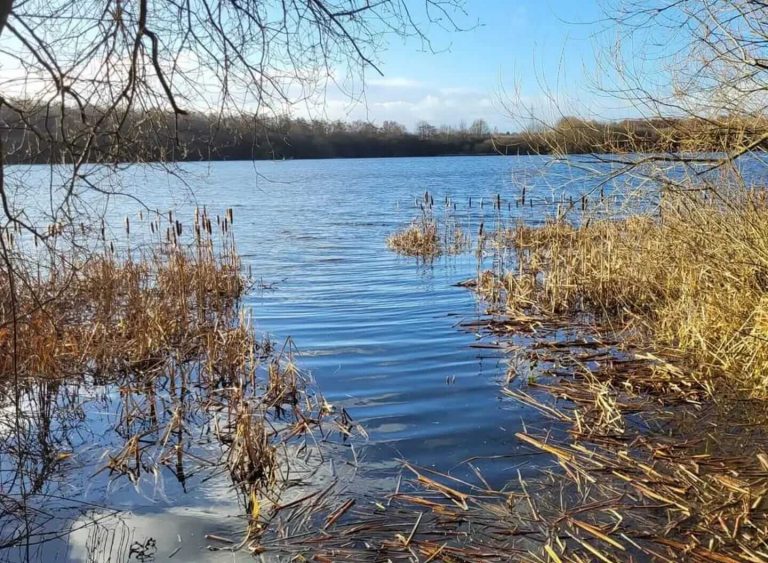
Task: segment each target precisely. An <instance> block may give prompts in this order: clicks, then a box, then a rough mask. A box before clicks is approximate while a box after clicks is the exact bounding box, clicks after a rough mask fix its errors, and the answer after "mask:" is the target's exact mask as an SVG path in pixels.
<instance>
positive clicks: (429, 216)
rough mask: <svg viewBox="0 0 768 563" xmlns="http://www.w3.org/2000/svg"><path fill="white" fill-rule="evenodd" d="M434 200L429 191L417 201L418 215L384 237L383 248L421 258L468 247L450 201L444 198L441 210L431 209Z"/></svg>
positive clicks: (464, 234) (464, 249)
mask: <svg viewBox="0 0 768 563" xmlns="http://www.w3.org/2000/svg"><path fill="white" fill-rule="evenodd" d="M433 207H434V199H433V198H432V196H431V195H430V194H429V192H427V193H425V194H424V201H422V202H419V208H420V209H421V214H420V216H419V217H418V218H416V219H414V220H413V221H412V222H411V224H410V225H408V226H407V227H405V228H404V229H401V230H399V231H397V232H395V233H393V234H392V235H390V236H389V237H388V238H387V247H388V248H389V249H390V250H393V251H395V252H397V253H398V254H402V255H404V256H413V257H416V258H420V259H423V260H429V259H433V258H437V257H438V256H441V255H444V254H448V255H451V254H460V253H462V252H464V251H466V250H468V249H469V246H470V240H469V237H468V236H467V234H466V233H465V232H464V229H462V228H461V226H460V225H459V224H458V222H457V221H456V217H455V216H454V214H453V207H452V203H451V202H450V200H448V199H446V201H445V207H444V209H443V210H442V211H441V213H435V212H434V210H433Z"/></svg>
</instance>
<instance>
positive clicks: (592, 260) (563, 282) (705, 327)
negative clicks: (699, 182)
mask: <svg viewBox="0 0 768 563" xmlns="http://www.w3.org/2000/svg"><path fill="white" fill-rule="evenodd" d="M499 240H500V242H501V244H502V245H503V246H504V247H506V248H509V249H512V250H513V252H514V254H515V256H516V258H517V260H516V264H515V266H513V267H512V268H511V269H510V270H507V271H496V272H484V273H483V274H482V275H481V277H480V280H479V283H478V287H479V288H480V290H481V291H482V292H483V293H484V294H485V295H486V296H488V297H489V298H490V299H493V300H495V301H497V302H503V305H504V306H505V308H506V309H507V310H508V311H509V312H512V313H516V314H520V313H531V312H535V313H538V314H547V315H566V316H573V315H581V314H587V315H589V316H590V317H591V318H592V319H593V320H594V321H595V322H596V323H598V324H604V325H606V326H609V327H610V328H611V329H612V330H620V331H624V334H625V335H626V336H627V337H628V338H632V339H635V340H636V341H640V342H642V343H643V344H644V345H651V346H653V347H655V348H657V349H661V350H670V351H674V352H675V354H676V355H682V356H683V357H684V358H685V359H686V360H687V361H688V362H689V366H690V367H694V368H695V369H696V370H697V371H698V372H700V373H701V374H702V375H704V376H720V375H722V376H727V377H728V378H729V379H730V380H731V381H732V382H733V383H738V384H740V385H744V386H746V387H748V388H749V390H750V392H752V393H754V394H756V395H760V396H766V395H768V298H766V289H768V205H766V198H765V193H764V192H763V191H745V190H738V191H737V190H732V191H728V192H725V191H720V192H714V193H713V192H712V191H691V192H683V193H680V192H678V193H670V194H666V195H665V196H664V197H663V199H662V202H661V205H660V208H659V212H658V215H655V216H653V217H648V216H636V217H629V218H623V219H602V220H597V221H589V220H587V221H584V222H582V223H581V225H580V226H574V225H572V224H569V223H567V222H566V221H564V220H561V221H553V222H549V223H547V224H546V225H545V226H543V227H539V228H531V227H527V226H523V225H519V226H517V227H516V228H512V229H507V230H505V231H504V232H502V233H500V234H499Z"/></svg>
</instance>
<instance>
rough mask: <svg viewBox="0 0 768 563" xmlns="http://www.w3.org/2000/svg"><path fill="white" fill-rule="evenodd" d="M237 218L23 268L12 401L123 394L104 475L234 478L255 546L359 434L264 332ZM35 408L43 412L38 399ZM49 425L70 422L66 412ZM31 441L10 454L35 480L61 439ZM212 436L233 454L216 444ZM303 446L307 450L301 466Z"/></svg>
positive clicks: (6, 346)
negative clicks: (99, 391) (247, 307)
mask: <svg viewBox="0 0 768 563" xmlns="http://www.w3.org/2000/svg"><path fill="white" fill-rule="evenodd" d="M232 220H233V217H232V213H231V211H228V212H227V213H226V215H225V216H223V217H217V218H213V217H210V216H209V215H208V214H207V213H206V212H205V211H204V210H203V211H201V212H199V213H196V215H195V220H194V223H193V225H192V228H191V229H184V227H183V226H182V225H181V223H179V222H178V221H177V220H176V219H174V218H173V217H172V216H169V217H165V216H164V217H162V218H157V219H155V220H153V221H152V222H150V223H149V224H148V225H147V227H148V230H149V231H151V233H153V234H154V235H153V236H150V243H149V244H145V245H142V246H139V247H138V248H137V247H135V246H133V247H131V249H130V250H128V249H125V250H122V251H115V250H114V249H113V245H111V244H107V243H105V244H104V250H103V251H101V252H98V253H96V254H89V255H88V258H87V260H83V261H82V262H80V263H75V264H74V267H73V265H72V264H69V265H68V267H67V268H62V269H61V270H58V269H52V270H50V271H49V272H48V274H47V275H45V276H42V275H41V276H37V275H36V274H35V275H32V274H30V273H29V272H21V271H20V270H17V271H16V274H17V279H19V280H23V283H20V284H19V291H18V292H17V293H16V296H15V297H16V298H15V300H14V299H11V294H10V292H6V293H4V294H2V295H1V296H0V297H2V301H0V327H3V328H2V332H0V373H2V374H3V376H4V380H3V381H0V384H1V387H0V390H2V392H3V398H4V399H5V400H6V401H7V402H10V403H11V404H16V405H21V403H22V402H23V401H22V400H20V399H15V401H16V402H15V403H14V402H13V401H14V399H12V397H13V395H14V391H15V392H16V393H17V394H18V396H22V395H24V396H30V397H36V396H37V395H36V391H35V389H37V388H38V387H39V386H43V387H44V386H45V385H48V384H51V385H52V386H53V388H55V389H66V388H68V387H72V388H78V389H84V390H85V391H89V390H90V386H93V385H106V386H109V387H110V388H112V389H114V390H115V392H116V394H118V391H119V397H120V399H119V401H118V403H119V404H120V405H121V406H120V407H118V409H117V415H118V418H119V423H117V424H116V427H115V434H116V436H115V438H116V440H117V441H116V442H114V444H112V443H110V446H109V447H108V451H106V452H105V455H104V459H105V462H104V465H103V466H102V468H101V469H100V470H99V471H98V473H101V472H107V473H109V475H110V476H111V478H113V479H121V478H128V479H130V480H131V481H133V482H134V483H135V484H137V486H138V484H139V483H140V481H141V479H142V478H146V477H147V476H148V475H153V474H154V475H157V474H158V473H159V471H160V469H161V468H166V469H168V470H170V471H172V472H173V473H174V474H176V476H177V478H178V479H179V480H180V481H184V480H185V479H186V478H187V474H188V472H190V471H192V472H194V471H195V468H199V467H219V466H221V467H226V468H227V469H228V470H229V475H230V476H231V478H232V480H233V483H234V485H235V487H234V489H233V495H234V496H237V497H239V498H240V499H242V501H243V504H244V507H245V511H246V514H247V516H248V527H247V533H246V534H245V538H244V539H243V542H242V544H239V545H245V544H246V543H248V542H249V541H253V540H254V539H255V538H257V537H260V536H261V535H262V534H264V533H265V531H266V530H267V529H268V523H269V522H270V521H271V520H272V519H273V518H276V517H277V515H278V514H279V513H280V511H281V502H282V495H283V494H284V493H285V491H286V490H287V488H288V487H289V486H291V485H295V483H291V481H292V480H295V479H296V475H297V474H300V473H301V471H304V472H305V473H306V474H308V475H309V476H308V477H307V483H306V484H305V485H306V486H307V487H308V488H309V486H310V481H311V472H310V469H311V470H313V471H318V470H319V469H318V467H319V466H320V465H322V464H324V463H325V462H326V461H327V460H326V459H324V458H323V456H322V454H317V455H315V458H317V459H316V460H314V461H312V463H310V462H309V461H307V460H306V459H305V458H310V457H311V456H310V453H309V452H311V451H313V450H314V449H316V448H319V447H320V446H319V444H320V442H321V441H322V442H326V441H329V437H330V435H331V432H332V429H336V430H338V431H339V432H340V433H341V434H343V435H344V436H345V437H346V436H349V435H351V433H352V432H353V431H354V430H355V428H356V425H355V424H354V422H352V421H351V419H349V417H348V416H347V415H346V413H343V412H342V416H340V417H338V416H336V415H334V414H333V408H332V407H330V406H329V405H328V403H326V402H325V400H324V399H323V398H322V395H320V393H319V392H317V390H316V389H314V388H313V387H312V386H311V382H310V380H309V378H308V376H307V375H306V374H304V373H302V372H301V371H300V370H299V367H298V366H297V364H296V362H295V361H294V350H293V347H292V345H291V342H290V340H289V341H288V343H287V344H286V346H284V347H283V349H281V350H280V349H276V348H275V347H274V346H273V345H272V344H271V343H270V342H269V341H264V340H260V339H259V337H258V335H257V333H256V332H255V331H254V329H253V327H252V326H251V323H250V319H249V317H248V316H247V315H246V314H245V313H244V311H243V310H242V308H241V307H240V298H241V297H242V295H243V294H244V292H245V291H246V290H247V288H248V286H249V284H250V278H249V276H246V275H245V274H244V272H243V271H242V268H241V263H240V259H239V256H238V254H237V250H236V248H235V244H234V240H233V237H232V233H231V229H230V226H231V223H232ZM184 232H186V233H187V235H186V238H185V237H183V236H182V233H184ZM158 233H164V238H161V237H160V236H159V235H158ZM134 234H135V233H134ZM63 272H66V274H67V275H64V274H63ZM14 310H15V311H16V318H17V320H18V322H17V323H16V325H15V329H16V330H15V331H14V323H13V320H14V316H13V314H12V313H13V311H14ZM60 382H61V383H64V385H59V383H60ZM86 394H87V393H86ZM17 408H21V407H18V406H17ZM25 408H27V409H30V410H31V411H34V409H35V408H36V407H35V402H34V400H30V401H29V404H28V405H27V407H25ZM41 410H44V409H43V408H42V407H41ZM6 414H8V416H10V417H11V418H13V414H12V413H10V412H8V413H6ZM44 414H46V415H48V416H57V415H58V413H57V412H55V409H54V412H50V413H49V412H47V411H46V413H44ZM38 415H40V413H38V412H36V413H35V416H38ZM23 419H24V417H19V416H17V417H16V420H17V421H19V420H23ZM4 422H5V420H4ZM10 424H11V427H13V424H14V422H13V421H11V422H10ZM15 424H22V423H20V422H17V423H15ZM49 426H50V425H49ZM53 426H55V425H53ZM201 428H208V429H209V430H210V432H209V433H206V432H201ZM316 432H318V433H320V434H322V440H320V439H318V438H316V437H315V436H314V433H316ZM201 435H205V436H201ZM20 436H22V438H19V439H20V440H21V443H20V445H19V446H18V447H14V448H13V449H12V451H7V450H3V452H1V453H2V454H3V455H4V456H6V457H4V458H3V459H12V458H14V456H18V457H19V462H18V463H19V475H20V476H21V477H19V478H24V476H25V472H26V471H28V467H29V465H28V462H27V461H25V460H26V453H25V452H26V451H33V449H32V448H33V446H34V443H35V440H38V439H45V440H52V439H53V438H51V437H49V436H43V434H37V433H35V432H30V433H29V435H28V436H27V437H26V438H25V437H24V436H26V434H24V433H23V432H22V433H20ZM192 436H201V441H202V442H204V445H202V446H199V445H198V444H197V443H196V441H195V439H193V438H191V437H192ZM211 436H214V437H215V438H216V440H217V442H216V443H218V444H219V445H220V446H221V451H218V452H217V451H216V449H215V448H211V447H210V437H211ZM113 445H114V447H113ZM292 448H293V449H297V450H300V451H302V452H304V453H303V454H302V456H300V458H301V459H297V458H296V454H295V451H294V452H293V453H291V449H292ZM189 450H192V451H189ZM68 455H69V454H68ZM71 455H75V456H76V455H78V452H76V451H75V452H71ZM297 466H301V467H302V469H301V471H300V470H299V469H297ZM308 468H309V469H308ZM289 476H290V478H289ZM30 478H31V477H30ZM10 481H13V479H12V478H11V479H10ZM4 486H6V482H4ZM14 494H17V491H16V490H11V492H10V495H11V496H13V495H14ZM329 496H330V495H329ZM20 502H24V501H23V499H22V500H21V501H20ZM235 543H236V542H233V544H235Z"/></svg>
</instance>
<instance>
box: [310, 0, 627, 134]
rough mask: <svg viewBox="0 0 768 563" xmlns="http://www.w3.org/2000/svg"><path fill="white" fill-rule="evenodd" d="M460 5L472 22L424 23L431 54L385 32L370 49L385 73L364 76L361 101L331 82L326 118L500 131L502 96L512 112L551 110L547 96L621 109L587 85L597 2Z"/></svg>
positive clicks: (596, 111)
mask: <svg viewBox="0 0 768 563" xmlns="http://www.w3.org/2000/svg"><path fill="white" fill-rule="evenodd" d="M466 8H467V12H468V15H467V17H466V18H464V19H463V20H462V22H464V23H466V24H467V25H473V24H475V27H474V28H473V29H471V30H469V31H464V32H452V33H448V32H446V31H444V30H441V29H439V28H438V27H433V28H431V29H430V30H429V36H430V38H431V39H432V43H433V48H434V49H435V50H437V51H438V52H437V53H431V52H425V51H423V50H421V49H420V45H419V44H418V43H417V42H415V41H412V40H411V41H406V42H403V41H402V40H400V39H398V38H393V39H390V41H389V44H388V47H387V49H386V50H384V51H382V52H379V53H378V57H379V60H380V68H381V70H382V71H383V72H384V76H383V77H380V76H377V75H376V74H375V73H373V72H369V73H368V78H367V81H366V87H365V96H364V98H363V99H362V100H361V101H351V100H350V99H349V98H348V97H347V96H345V95H344V94H342V93H341V92H339V91H337V90H336V89H335V88H332V89H331V90H330V91H329V93H328V96H327V98H326V109H325V112H326V113H327V114H328V116H329V117H332V118H342V119H367V120H371V121H375V122H378V123H381V122H382V121H383V120H385V119H394V120H396V121H399V122H401V123H404V124H405V125H407V126H409V127H412V126H413V125H414V124H415V123H416V121H418V120H420V119H424V120H426V121H429V122H430V123H433V124H436V125H439V124H443V123H445V124H458V123H459V122H460V121H461V120H464V121H466V122H467V123H470V122H471V121H472V120H473V119H477V118H483V119H485V120H486V121H488V122H489V123H490V124H491V125H492V126H496V127H498V128H499V129H501V130H505V129H514V128H516V126H517V125H519V123H518V121H519V120H517V119H510V117H509V115H508V113H509V111H508V109H505V108H504V107H503V104H502V101H504V102H505V103H507V104H509V107H511V108H512V109H513V110H514V111H517V112H519V113H525V111H524V110H523V109H522V106H525V107H528V108H530V107H533V109H534V111H535V112H536V113H537V114H544V113H546V112H547V111H551V108H550V106H551V104H550V103H549V102H548V100H547V97H546V93H550V94H552V95H554V96H555V97H556V98H557V100H558V104H560V105H561V106H562V109H563V110H564V111H565V112H568V111H569V110H570V109H571V108H573V110H574V111H575V110H576V109H578V112H579V113H580V114H583V115H590V116H595V117H605V118H612V117H618V116H620V115H622V114H624V113H627V112H628V111H629V110H627V109H626V108H621V107H616V102H615V101H611V100H609V99H607V98H605V97H604V96H600V95H598V94H597V93H595V92H594V91H593V88H592V84H593V82H594V76H595V59H596V55H598V54H599V50H600V46H601V45H602V43H601V40H600V39H599V37H598V36H599V33H598V32H599V31H600V30H601V29H603V27H604V25H603V23H602V21H601V20H602V19H603V15H602V12H601V10H600V6H599V5H598V3H597V2H595V1H592V0H578V1H566V0H467V3H466ZM603 39H605V37H604V36H603ZM596 51H597V52H596ZM521 103H522V106H521V105H520V104H521ZM630 113H631V112H630Z"/></svg>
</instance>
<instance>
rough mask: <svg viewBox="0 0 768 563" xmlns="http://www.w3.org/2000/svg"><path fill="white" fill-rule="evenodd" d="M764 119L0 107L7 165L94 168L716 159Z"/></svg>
mask: <svg viewBox="0 0 768 563" xmlns="http://www.w3.org/2000/svg"><path fill="white" fill-rule="evenodd" d="M765 130H766V128H765V123H764V121H762V120H754V119H753V120H748V121H745V120H743V119H741V120H734V119H729V118H719V119H717V120H707V121H703V120H690V119H688V120H686V119H675V118H657V119H643V120H640V119H633V120H623V121H616V122H597V121H588V120H583V119H578V118H573V117H564V118H562V119H560V120H559V121H558V122H557V123H555V124H554V125H552V126H540V127H533V128H529V129H528V130H526V131H523V132H519V133H498V132H491V130H490V128H489V127H488V125H487V124H486V123H485V121H483V120H476V121H474V122H472V124H471V125H469V126H463V125H460V126H458V127H453V126H439V127H438V126H434V125H431V124H429V123H427V122H424V121H422V122H419V123H418V124H417V126H416V128H415V130H413V131H409V130H407V129H406V128H405V127H404V126H403V125H401V124H399V123H396V122H393V121H385V122H384V123H383V124H382V125H380V126H377V125H374V124H372V123H368V122H362V121H354V122H350V123H348V122H342V121H324V120H308V119H302V118H290V117H272V118H257V117H253V116H251V117H245V116H237V117H232V116H224V117H222V116H216V115H208V114H192V115H184V116H175V115H173V114H168V113H151V112H147V113H138V112H131V113H129V114H127V115H122V116H115V115H109V116H108V117H104V114H103V113H100V112H99V111H98V110H86V111H74V110H70V111H67V112H65V114H64V115H63V116H62V115H54V114H51V113H48V112H47V111H46V110H45V108H44V107H35V106H29V105H26V106H25V105H21V104H16V105H15V106H13V107H9V106H3V107H2V108H0V140H2V143H3V150H4V154H5V161H6V162H7V163H20V162H68V161H71V160H72V156H71V155H75V154H78V155H79V154H82V153H83V152H85V153H86V154H87V159H88V160H89V161H92V162H128V161H158V160H176V161H198V160H264V159H277V160H282V159H304V158H361V157H397V156H441V155H487V154H499V153H501V154H509V155H514V154H551V153H561V154H584V153H606V152H643V151H663V152H678V151H717V150H723V149H724V148H727V147H728V146H742V145H745V144H748V143H749V142H750V141H751V140H752V139H754V138H758V137H759V136H760V135H764V131H765Z"/></svg>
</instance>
